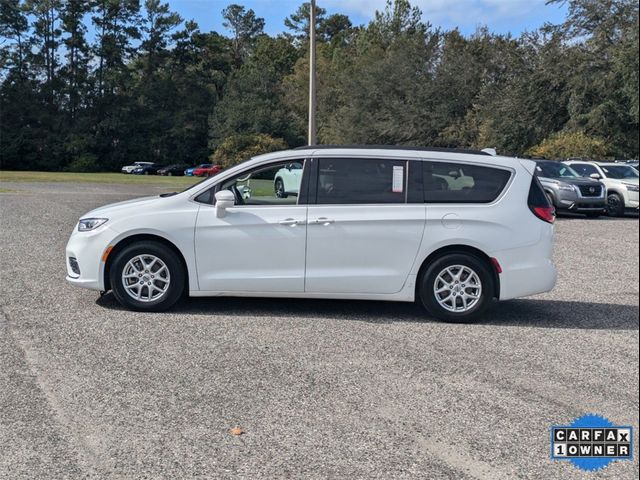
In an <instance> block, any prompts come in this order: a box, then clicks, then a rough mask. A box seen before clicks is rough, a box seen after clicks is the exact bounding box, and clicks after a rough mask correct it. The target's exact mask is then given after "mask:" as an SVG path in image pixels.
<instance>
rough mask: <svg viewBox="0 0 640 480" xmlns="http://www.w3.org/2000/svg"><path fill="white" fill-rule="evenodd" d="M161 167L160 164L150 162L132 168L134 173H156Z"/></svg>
mask: <svg viewBox="0 0 640 480" xmlns="http://www.w3.org/2000/svg"><path fill="white" fill-rule="evenodd" d="M161 168H162V165H158V164H157V163H151V164H149V165H141V166H139V167H138V168H136V169H134V170H133V172H131V173H133V174H134V175H156V174H157V173H158V170H159V169H161Z"/></svg>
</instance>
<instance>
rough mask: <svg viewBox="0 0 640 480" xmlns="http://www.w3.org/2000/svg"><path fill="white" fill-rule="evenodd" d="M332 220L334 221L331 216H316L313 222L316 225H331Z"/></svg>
mask: <svg viewBox="0 0 640 480" xmlns="http://www.w3.org/2000/svg"><path fill="white" fill-rule="evenodd" d="M333 222H335V220H333V219H332V218H327V217H320V218H316V219H315V221H314V222H313V223H315V224H316V225H331V224H332V223H333Z"/></svg>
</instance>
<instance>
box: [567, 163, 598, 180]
mask: <svg viewBox="0 0 640 480" xmlns="http://www.w3.org/2000/svg"><path fill="white" fill-rule="evenodd" d="M571 168H573V169H574V170H575V171H576V172H578V174H579V175H580V176H582V177H588V176H589V175H592V174H594V173H597V174H600V172H598V169H597V168H596V167H594V166H593V165H589V164H588V163H573V164H572V165H571Z"/></svg>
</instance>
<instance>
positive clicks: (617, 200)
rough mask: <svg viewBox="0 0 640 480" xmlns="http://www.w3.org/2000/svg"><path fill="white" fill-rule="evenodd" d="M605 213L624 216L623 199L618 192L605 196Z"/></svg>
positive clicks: (612, 215)
mask: <svg viewBox="0 0 640 480" xmlns="http://www.w3.org/2000/svg"><path fill="white" fill-rule="evenodd" d="M607 213H608V215H609V216H610V217H623V216H624V199H623V198H622V196H621V195H620V194H618V193H610V194H609V195H608V196H607Z"/></svg>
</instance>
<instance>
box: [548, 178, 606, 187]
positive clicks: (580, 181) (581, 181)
mask: <svg viewBox="0 0 640 480" xmlns="http://www.w3.org/2000/svg"><path fill="white" fill-rule="evenodd" d="M558 180H559V181H561V182H564V183H568V184H570V185H600V184H601V183H602V182H600V180H596V179H594V178H588V177H582V178H563V179H562V180H560V179H558Z"/></svg>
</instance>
